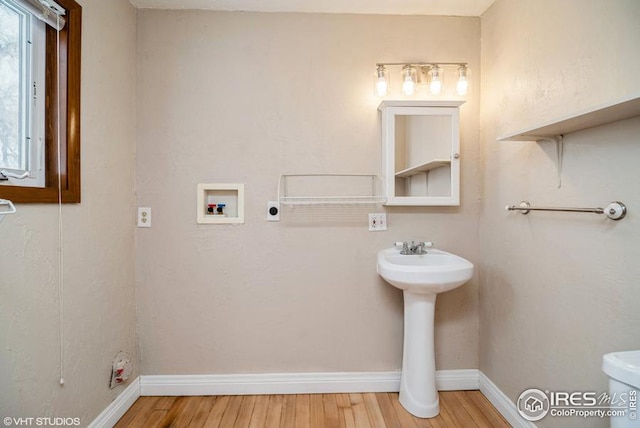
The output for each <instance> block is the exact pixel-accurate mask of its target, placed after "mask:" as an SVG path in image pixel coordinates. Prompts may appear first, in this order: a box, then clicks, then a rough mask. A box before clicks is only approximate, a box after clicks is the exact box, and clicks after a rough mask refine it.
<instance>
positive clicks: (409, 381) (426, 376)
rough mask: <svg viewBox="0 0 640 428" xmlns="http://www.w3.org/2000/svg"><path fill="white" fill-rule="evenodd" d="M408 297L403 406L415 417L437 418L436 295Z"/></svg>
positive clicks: (403, 361)
mask: <svg viewBox="0 0 640 428" xmlns="http://www.w3.org/2000/svg"><path fill="white" fill-rule="evenodd" d="M403 294H404V346H403V352H402V376H401V379H400V404H402V406H403V407H404V408H405V409H407V410H408V411H409V413H411V414H412V415H414V416H417V417H419V418H433V417H435V416H438V414H439V413H440V401H439V399H438V390H437V389H436V361H435V353H434V343H433V320H434V314H435V307H436V294H435V293H433V294H432V293H424V294H422V293H421V294H418V293H412V292H410V291H407V290H405V291H404V292H403Z"/></svg>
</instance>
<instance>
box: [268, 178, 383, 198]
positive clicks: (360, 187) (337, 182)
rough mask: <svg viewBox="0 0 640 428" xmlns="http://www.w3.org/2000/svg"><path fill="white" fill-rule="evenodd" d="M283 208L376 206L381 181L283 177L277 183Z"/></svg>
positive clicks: (377, 179)
mask: <svg viewBox="0 0 640 428" xmlns="http://www.w3.org/2000/svg"><path fill="white" fill-rule="evenodd" d="M278 202H279V203H280V204H283V205H307V206H311V205H343V206H349V205H356V206H361V205H380V204H383V203H385V202H386V198H385V197H384V195H383V194H382V180H381V179H380V177H379V176H377V175H372V174H285V175H281V176H280V180H279V182H278Z"/></svg>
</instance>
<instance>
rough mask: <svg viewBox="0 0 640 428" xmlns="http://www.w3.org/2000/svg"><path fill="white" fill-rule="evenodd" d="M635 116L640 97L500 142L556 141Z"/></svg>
mask: <svg viewBox="0 0 640 428" xmlns="http://www.w3.org/2000/svg"><path fill="white" fill-rule="evenodd" d="M635 116H640V96H639V95H634V96H632V97H627V98H623V99H621V100H617V101H615V102H611V103H607V104H603V105H599V106H596V107H594V108H590V109H588V110H585V111H582V112H579V113H577V114H573V115H570V116H567V117H563V118H560V119H557V120H552V121H549V122H546V123H544V124H541V125H538V126H534V127H532V128H528V129H524V130H521V131H518V132H514V133H510V134H507V135H504V136H502V137H499V138H498V141H539V140H547V139H554V138H556V137H557V136H558V135H565V134H570V133H572V132H577V131H582V130H583V129H588V128H593V127H595V126H600V125H605V124H607V123H612V122H617V121H618V120H623V119H629V118H631V117H635Z"/></svg>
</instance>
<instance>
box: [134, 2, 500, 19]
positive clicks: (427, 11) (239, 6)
mask: <svg viewBox="0 0 640 428" xmlns="http://www.w3.org/2000/svg"><path fill="white" fill-rule="evenodd" d="M130 1H131V3H132V4H133V5H134V6H135V7H137V8H140V9H200V10H227V11H232V10H233V11H251V12H305V13H372V14H385V15H387V14H388V15H450V16H480V15H482V13H483V12H484V11H485V10H487V9H488V8H489V6H491V4H492V3H493V2H494V1H495V0H130Z"/></svg>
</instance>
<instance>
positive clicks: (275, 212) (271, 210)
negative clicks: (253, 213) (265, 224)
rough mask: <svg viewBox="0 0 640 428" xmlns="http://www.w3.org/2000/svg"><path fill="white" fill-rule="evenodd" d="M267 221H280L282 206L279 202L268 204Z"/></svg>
mask: <svg viewBox="0 0 640 428" xmlns="http://www.w3.org/2000/svg"><path fill="white" fill-rule="evenodd" d="M267 221H280V204H279V203H278V201H269V202H267Z"/></svg>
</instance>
